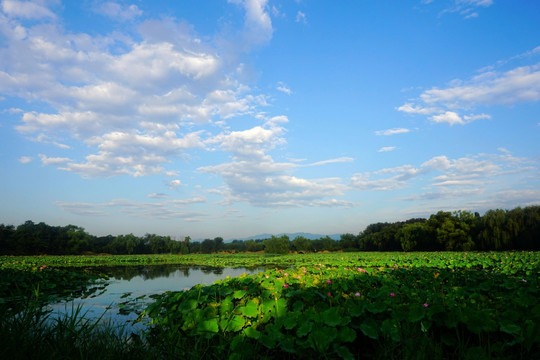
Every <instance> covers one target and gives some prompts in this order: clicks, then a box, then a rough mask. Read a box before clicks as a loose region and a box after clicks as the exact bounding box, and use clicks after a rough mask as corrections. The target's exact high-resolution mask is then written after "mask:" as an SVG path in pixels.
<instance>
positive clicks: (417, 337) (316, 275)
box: [0, 252, 540, 359]
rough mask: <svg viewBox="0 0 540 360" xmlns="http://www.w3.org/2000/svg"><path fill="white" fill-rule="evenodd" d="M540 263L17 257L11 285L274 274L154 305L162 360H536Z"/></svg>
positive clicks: (148, 334) (60, 290)
mask: <svg viewBox="0 0 540 360" xmlns="http://www.w3.org/2000/svg"><path fill="white" fill-rule="evenodd" d="M539 260H540V254H539V253H536V252H498V253H495V252H493V253H410V254H407V253H328V254H306V255H284V256H269V255H262V254H261V255H258V254H257V255H249V254H235V255H211V256H206V255H188V256H173V255H167V256H155V255H154V256H147V257H146V256H142V257H141V256H134V257H127V256H122V257H120V256H118V257H97V256H94V257H90V256H89V257H27V258H16V257H7V258H1V260H0V261H1V265H0V269H1V270H0V271H1V272H2V277H1V280H0V281H2V282H3V283H2V287H1V289H2V290H1V291H2V294H1V295H2V296H1V298H2V299H3V303H4V304H3V305H4V306H7V304H9V299H10V297H9V296H10V295H13V294H12V293H13V289H14V288H15V287H16V286H15V284H18V285H17V286H19V288H31V287H32V286H36V285H37V284H38V285H39V287H40V291H43V292H45V293H49V294H53V293H54V294H60V295H55V296H64V297H76V296H78V297H80V296H81V294H82V296H84V294H86V293H95V291H98V292H99V291H101V290H99V288H100V287H102V286H104V283H103V282H106V280H103V277H101V276H100V275H99V272H100V266H104V265H119V264H131V265H134V264H148V263H152V264H157V263H161V264H184V265H196V266H213V267H264V268H265V269H266V270H264V271H263V270H259V271H256V272H254V273H253V274H251V275H249V274H245V271H243V272H242V275H240V276H231V277H229V278H223V279H220V280H217V281H215V282H214V283H212V284H206V285H195V286H193V287H190V288H189V289H187V290H183V288H181V289H174V288H172V287H171V288H170V289H168V290H170V291H166V292H164V293H156V294H154V295H151V297H150V298H151V299H152V302H150V303H149V304H147V305H145V306H146V308H145V310H143V311H142V312H140V314H139V315H140V316H139V320H138V321H140V322H142V323H144V324H146V325H147V326H148V328H147V329H146V330H145V332H144V334H143V337H144V339H145V342H144V344H145V346H146V347H147V348H149V349H151V351H152V354H154V356H155V357H157V358H160V357H162V358H190V359H191V358H193V359H194V358H216V359H217V358H220V359H222V358H229V359H250V358H253V357H258V358H267V359H273V358H291V359H294V358H343V359H357V358H380V359H395V358H403V359H424V358H425V359H467V358H476V359H483V358H486V359H487V358H494V359H498V358H505V359H516V358H518V359H520V358H521V359H533V358H540V301H538V299H539V297H540V281H539V275H540V262H539ZM73 266H75V267H78V270H77V271H73V270H69V268H67V267H73ZM75 274H76V275H75ZM82 279H84V280H85V282H83V281H81V280H82ZM25 281H26V282H25ZM21 284H22V285H21ZM24 284H26V285H24ZM76 284H79V285H76ZM80 284H84V285H80ZM92 288H98V289H97V290H91V289H92ZM8 289H11V290H10V291H11V294H9V293H8V292H9V291H8ZM92 291H94V292H92ZM145 295H146V294H145ZM51 296H52V295H51ZM129 296H131V295H128V296H127V297H126V298H129ZM137 296H139V295H137ZM131 300H136V297H135V298H133V297H132V298H131ZM11 306H12V307H13V305H11Z"/></svg>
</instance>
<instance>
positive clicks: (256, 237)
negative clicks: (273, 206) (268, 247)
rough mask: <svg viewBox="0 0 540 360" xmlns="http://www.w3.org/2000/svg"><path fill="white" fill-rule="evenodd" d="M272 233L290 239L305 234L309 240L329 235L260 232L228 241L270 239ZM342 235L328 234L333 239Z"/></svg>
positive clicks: (337, 238)
mask: <svg viewBox="0 0 540 360" xmlns="http://www.w3.org/2000/svg"><path fill="white" fill-rule="evenodd" d="M272 235H274V236H277V237H280V236H283V235H287V236H288V237H289V239H290V240H294V238H295V237H297V236H303V237H305V238H306V239H309V240H316V239H320V238H323V237H326V236H327V235H321V234H311V233H305V232H297V233H281V234H259V235H254V236H249V237H246V238H235V239H228V240H227V242H229V241H232V240H244V241H245V240H249V239H253V240H264V239H270V238H271V237H272ZM340 236H341V234H333V235H328V237H329V238H330V239H332V240H339V239H340Z"/></svg>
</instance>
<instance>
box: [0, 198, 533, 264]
mask: <svg viewBox="0 0 540 360" xmlns="http://www.w3.org/2000/svg"><path fill="white" fill-rule="evenodd" d="M472 250H477V251H489V250H494V251H502V250H540V206H528V207H524V208H521V207H517V208H514V209H512V210H501V209H497V210H489V211H487V212H486V213H485V214H484V215H482V216H481V215H480V214H479V213H474V214H473V213H471V212H469V211H454V212H448V211H439V212H437V213H436V214H433V215H431V216H430V217H429V218H428V219H424V218H412V219H409V220H407V221H398V222H393V223H388V222H384V223H382V222H378V223H374V224H370V225H368V226H367V227H366V228H365V229H364V231H362V232H360V233H359V234H358V235H354V234H342V235H341V236H340V239H339V240H333V239H331V238H330V237H328V236H326V237H322V238H319V239H314V240H311V239H307V238H305V237H303V236H297V237H295V238H294V239H292V240H290V239H289V237H288V236H287V235H283V236H280V237H276V236H272V237H271V238H269V239H265V240H253V239H250V240H233V241H231V242H227V243H226V242H224V240H223V238H222V237H216V238H214V239H205V240H203V241H191V239H190V237H189V236H188V237H185V238H184V239H182V240H175V239H172V238H171V237H170V236H160V235H156V234H146V235H144V236H142V237H140V236H135V235H133V234H128V235H118V236H113V235H107V236H101V237H97V236H94V235H90V234H88V233H87V232H86V231H85V230H84V228H81V227H79V226H75V225H67V226H51V225H47V224H45V223H43V222H40V223H37V224H36V223H34V222H32V221H26V222H25V223H24V224H21V225H19V226H17V227H15V226H13V225H4V224H0V254H2V255H40V254H49V255H70V254H88V253H93V254H99V253H108V254H162V253H173V254H176V253H180V254H190V253H204V254H209V253H215V252H261V251H264V252H266V253H273V254H286V253H289V252H291V251H296V252H321V251H472Z"/></svg>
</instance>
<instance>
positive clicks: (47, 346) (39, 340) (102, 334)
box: [0, 291, 157, 360]
mask: <svg viewBox="0 0 540 360" xmlns="http://www.w3.org/2000/svg"><path fill="white" fill-rule="evenodd" d="M22 301H24V303H23V304H20V305H21V306H17V308H18V309H16V310H15V309H13V307H9V306H7V305H5V304H2V305H0V311H1V312H2V314H3V316H2V317H0V349H2V351H1V352H2V357H3V358H4V359H25V360H26V359H55V360H56V359H115V360H116V359H135V360H136V359H151V358H154V359H155V358H156V357H157V356H156V354H153V353H152V352H151V350H150V349H149V348H148V347H147V345H146V344H145V342H144V341H142V340H141V339H140V337H139V336H138V335H135V334H131V333H130V332H129V329H127V328H126V327H125V326H122V325H118V324H114V323H112V322H104V321H103V320H102V319H101V318H99V319H89V318H87V317H86V313H83V312H82V310H81V306H76V307H75V306H73V307H72V308H71V311H68V312H66V313H64V314H63V315H53V314H52V313H51V311H50V310H47V307H46V305H45V302H44V301H43V299H41V298H40V297H39V293H38V291H36V292H35V294H34V295H33V296H30V297H26V298H25V299H24V300H22ZM21 309H22V310H21Z"/></svg>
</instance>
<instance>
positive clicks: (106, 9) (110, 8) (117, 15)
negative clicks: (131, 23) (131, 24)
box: [97, 1, 143, 21]
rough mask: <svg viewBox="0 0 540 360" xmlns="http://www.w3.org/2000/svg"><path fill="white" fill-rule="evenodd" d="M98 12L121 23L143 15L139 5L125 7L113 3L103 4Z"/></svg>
mask: <svg viewBox="0 0 540 360" xmlns="http://www.w3.org/2000/svg"><path fill="white" fill-rule="evenodd" d="M97 12H99V13H102V14H103V15H105V16H108V17H109V18H111V19H113V20H120V21H126V20H133V19H135V18H137V17H139V16H141V15H142V13H143V12H142V11H141V10H140V9H139V7H138V6H137V5H123V4H119V3H116V2H112V1H108V2H105V3H103V4H101V5H100V6H99V7H98V8H97Z"/></svg>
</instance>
